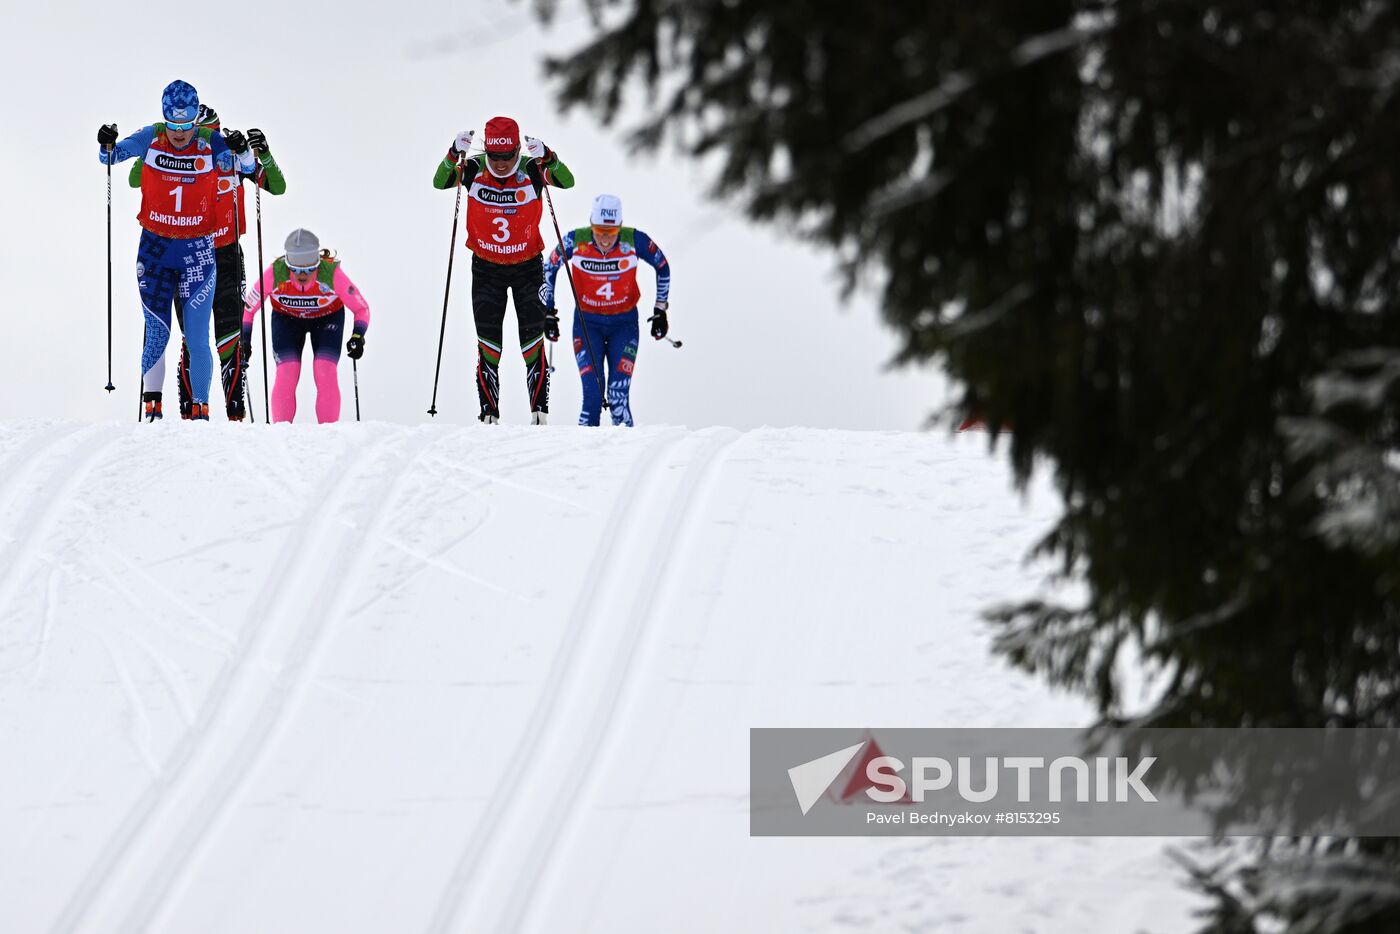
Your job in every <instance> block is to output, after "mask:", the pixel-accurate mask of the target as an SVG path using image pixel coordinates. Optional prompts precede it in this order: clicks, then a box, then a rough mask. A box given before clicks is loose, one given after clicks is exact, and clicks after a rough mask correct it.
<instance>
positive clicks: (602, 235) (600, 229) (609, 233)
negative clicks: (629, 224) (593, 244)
mask: <svg viewBox="0 0 1400 934" xmlns="http://www.w3.org/2000/svg"><path fill="white" fill-rule="evenodd" d="M621 229H622V227H621V225H619V226H617V227H609V226H607V225H604V224H594V225H593V238H594V239H595V240H597V239H602V240H606V239H608V238H610V237H616V236H617V232H618V231H619V230H621Z"/></svg>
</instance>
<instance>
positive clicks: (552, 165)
mask: <svg viewBox="0 0 1400 934" xmlns="http://www.w3.org/2000/svg"><path fill="white" fill-rule="evenodd" d="M540 168H541V169H542V170H544V180H545V181H546V182H548V183H549V184H551V185H553V186H554V187H555V188H572V187H574V173H573V172H570V171H569V167H568V166H567V165H565V164H564V160H563V159H560V158H559V153H557V152H555V151H554V150H550V152H549V159H548V161H546V162H545V163H543V164H542V165H540Z"/></svg>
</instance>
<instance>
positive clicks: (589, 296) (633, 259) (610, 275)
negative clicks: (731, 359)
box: [540, 195, 671, 428]
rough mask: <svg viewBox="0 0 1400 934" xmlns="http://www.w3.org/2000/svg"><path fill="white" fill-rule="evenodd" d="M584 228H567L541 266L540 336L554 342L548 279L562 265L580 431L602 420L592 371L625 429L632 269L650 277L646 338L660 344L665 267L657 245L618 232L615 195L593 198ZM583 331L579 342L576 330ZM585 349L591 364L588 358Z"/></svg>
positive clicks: (636, 292)
mask: <svg viewBox="0 0 1400 934" xmlns="http://www.w3.org/2000/svg"><path fill="white" fill-rule="evenodd" d="M589 220H590V221H591V223H590V225H589V226H588V227H580V228H578V229H577V230H571V231H569V232H568V233H566V234H565V235H564V239H563V242H562V243H561V244H560V245H559V246H558V247H556V248H555V249H554V251H553V252H552V253H550V254H549V262H547V263H545V267H544V273H545V275H544V286H543V288H542V290H541V293H540V298H541V299H542V300H543V301H544V305H545V337H547V338H549V339H550V340H552V341H556V340H558V339H559V315H558V314H557V312H556V311H555V309H554V288H555V279H556V277H557V276H558V274H559V268H560V267H561V266H562V265H563V264H564V263H568V264H569V269H570V270H571V271H572V273H573V283H574V288H575V289H576V290H577V292H578V294H577V301H578V306H579V307H578V308H577V309H576V310H575V312H574V358H575V360H576V361H577V362H578V372H579V378H580V379H581V380H582V381H583V409H582V411H580V412H579V416H578V423H579V424H580V425H597V424H598V422H599V420H600V418H601V415H602V403H603V400H602V397H601V395H600V393H599V391H598V376H597V372H596V371H595V367H601V366H603V365H604V364H606V366H607V378H606V383H607V387H608V410H609V412H610V413H611V415H612V422H613V424H614V425H626V426H627V427H628V428H631V427H632V402H631V390H632V372H633V370H634V369H635V367H636V365H637V343H638V338H639V326H638V323H637V302H638V301H639V300H640V299H641V297H642V293H641V290H640V289H639V288H638V287H637V269H638V267H639V266H640V265H641V263H646V264H647V265H649V266H651V267H652V269H654V270H655V271H656V302H655V305H654V307H653V309H652V314H651V317H650V318H648V319H647V321H648V322H649V323H650V324H651V336H652V338H653V339H655V340H661V339H662V338H663V337H665V336H666V333H667V331H668V330H669V328H670V325H669V324H668V322H667V320H666V310H667V308H668V307H669V305H670V297H671V267H670V264H669V263H667V261H666V256H665V254H664V253H662V252H661V247H659V246H657V244H656V241H655V240H653V239H651V237H649V236H647V234H646V233H645V232H643V231H641V230H638V229H637V228H635V227H624V226H622V201H621V200H620V199H619V198H618V197H617V196H616V195H599V196H598V197H596V198H594V199H593V211H592V214H591V216H590V218H589ZM584 325H587V327H588V338H587V340H585V339H584V336H583V326H584ZM590 348H591V349H592V352H593V354H596V355H597V357H598V359H597V360H594V358H593V356H592V355H590V353H589V350H590Z"/></svg>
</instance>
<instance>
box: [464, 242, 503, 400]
mask: <svg viewBox="0 0 1400 934" xmlns="http://www.w3.org/2000/svg"><path fill="white" fill-rule="evenodd" d="M472 317H473V318H475V319H476V394H477V399H478V400H479V401H480V403H481V416H480V417H481V419H482V420H483V421H485V420H486V419H487V418H492V419H498V418H500V417H501V339H502V336H503V335H504V329H503V325H504V324H505V318H506V280H505V279H504V277H503V275H502V273H501V270H500V268H499V267H498V266H497V265H496V264H495V263H488V262H487V261H486V260H484V259H482V258H481V257H479V256H473V257H472Z"/></svg>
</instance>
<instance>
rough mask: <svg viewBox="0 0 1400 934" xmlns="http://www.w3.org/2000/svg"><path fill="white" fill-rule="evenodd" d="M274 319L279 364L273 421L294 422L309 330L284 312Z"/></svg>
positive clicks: (275, 314)
mask: <svg viewBox="0 0 1400 934" xmlns="http://www.w3.org/2000/svg"><path fill="white" fill-rule="evenodd" d="M270 318H271V321H270V325H271V330H272V358H273V360H275V361H276V363H277V375H276V377H275V379H274V381H273V384H272V420H273V421H274V422H290V421H291V420H292V419H294V418H296V415H297V382H298V381H299V380H300V379H301V351H302V347H303V345H304V344H305V342H306V326H305V325H304V323H303V322H302V321H300V320H299V319H297V318H293V317H292V316H291V315H284V314H282V313H281V312H276V311H274V312H272V313H271V314H270Z"/></svg>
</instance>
